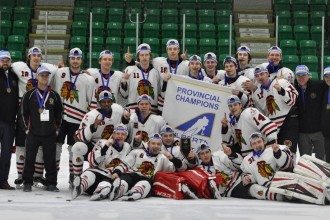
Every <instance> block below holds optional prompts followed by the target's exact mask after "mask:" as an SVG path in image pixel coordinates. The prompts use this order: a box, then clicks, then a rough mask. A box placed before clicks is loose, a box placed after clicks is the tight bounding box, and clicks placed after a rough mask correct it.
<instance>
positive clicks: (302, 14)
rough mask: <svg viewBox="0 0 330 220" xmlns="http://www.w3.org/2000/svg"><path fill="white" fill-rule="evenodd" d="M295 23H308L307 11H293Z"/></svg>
mask: <svg viewBox="0 0 330 220" xmlns="http://www.w3.org/2000/svg"><path fill="white" fill-rule="evenodd" d="M293 20H294V25H308V22H309V19H308V13H307V11H294V12H293Z"/></svg>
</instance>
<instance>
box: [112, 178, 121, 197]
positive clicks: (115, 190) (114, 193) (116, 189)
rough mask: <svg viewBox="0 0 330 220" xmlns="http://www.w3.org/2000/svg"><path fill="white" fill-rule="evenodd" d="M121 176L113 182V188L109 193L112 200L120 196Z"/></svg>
mask: <svg viewBox="0 0 330 220" xmlns="http://www.w3.org/2000/svg"><path fill="white" fill-rule="evenodd" d="M120 182H121V181H120V178H116V179H115V180H114V181H113V183H112V190H111V192H110V195H109V199H110V201H112V200H114V199H116V197H117V196H118V193H119V189H120Z"/></svg>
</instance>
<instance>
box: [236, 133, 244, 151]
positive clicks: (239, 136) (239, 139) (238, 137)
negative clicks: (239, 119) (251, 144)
mask: <svg viewBox="0 0 330 220" xmlns="http://www.w3.org/2000/svg"><path fill="white" fill-rule="evenodd" d="M235 136H236V141H237V143H238V144H239V146H240V148H241V149H242V144H244V145H246V141H245V140H244V138H243V136H242V131H241V129H235Z"/></svg>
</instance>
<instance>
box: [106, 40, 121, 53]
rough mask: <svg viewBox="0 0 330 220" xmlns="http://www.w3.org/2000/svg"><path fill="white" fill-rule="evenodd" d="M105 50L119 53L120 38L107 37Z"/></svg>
mask: <svg viewBox="0 0 330 220" xmlns="http://www.w3.org/2000/svg"><path fill="white" fill-rule="evenodd" d="M105 45H106V48H108V49H109V50H110V51H112V52H115V53H120V52H121V38H120V37H107V38H106V40H105Z"/></svg>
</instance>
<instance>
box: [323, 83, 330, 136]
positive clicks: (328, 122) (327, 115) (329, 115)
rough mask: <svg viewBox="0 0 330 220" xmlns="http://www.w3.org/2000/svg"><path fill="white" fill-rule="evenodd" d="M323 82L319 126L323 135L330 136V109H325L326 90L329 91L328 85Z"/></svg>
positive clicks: (326, 100) (326, 102)
mask: <svg viewBox="0 0 330 220" xmlns="http://www.w3.org/2000/svg"><path fill="white" fill-rule="evenodd" d="M323 83H324V86H323V88H324V90H323V91H324V93H323V96H322V104H321V128H322V132H323V135H324V137H329V138H330V109H327V105H328V91H329V92H330V87H329V86H328V85H327V84H326V83H325V82H323Z"/></svg>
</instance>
